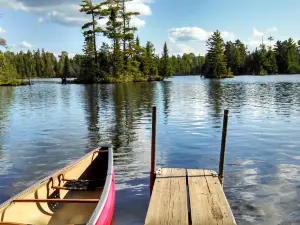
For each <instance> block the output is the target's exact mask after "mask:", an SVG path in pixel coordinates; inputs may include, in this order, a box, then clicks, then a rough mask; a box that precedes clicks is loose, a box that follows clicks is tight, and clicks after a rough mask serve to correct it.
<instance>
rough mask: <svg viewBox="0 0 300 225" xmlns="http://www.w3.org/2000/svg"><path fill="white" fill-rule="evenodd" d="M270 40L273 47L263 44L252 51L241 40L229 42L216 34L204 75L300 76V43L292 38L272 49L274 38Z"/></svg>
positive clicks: (213, 35)
mask: <svg viewBox="0 0 300 225" xmlns="http://www.w3.org/2000/svg"><path fill="white" fill-rule="evenodd" d="M268 40H269V42H270V44H269V45H268V44H264V43H263V42H262V44H261V45H260V46H259V47H257V48H256V49H255V50H254V51H252V52H250V51H248V49H247V47H246V45H245V44H244V43H242V42H241V41H240V40H236V41H235V42H232V41H228V42H226V43H225V42H224V40H223V38H222V36H221V33H220V32H219V31H216V32H214V33H213V34H212V36H211V37H210V38H209V39H208V41H207V47H208V52H207V54H206V57H205V63H204V65H203V67H202V69H201V72H202V74H204V75H205V76H206V77H208V78H224V77H232V76H233V75H249V74H251V75H271V74H297V73H300V41H298V42H296V41H294V40H293V39H292V38H289V39H288V40H285V41H277V42H276V43H275V45H274V46H272V41H273V40H274V38H273V37H269V38H268Z"/></svg>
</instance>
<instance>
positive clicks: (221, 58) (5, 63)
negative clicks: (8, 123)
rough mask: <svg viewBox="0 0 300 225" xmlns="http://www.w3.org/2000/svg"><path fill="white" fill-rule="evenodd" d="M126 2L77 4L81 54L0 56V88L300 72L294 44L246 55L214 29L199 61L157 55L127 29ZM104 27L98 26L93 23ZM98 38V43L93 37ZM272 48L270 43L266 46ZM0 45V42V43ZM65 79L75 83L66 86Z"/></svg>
mask: <svg viewBox="0 0 300 225" xmlns="http://www.w3.org/2000/svg"><path fill="white" fill-rule="evenodd" d="M126 1H127V0H122V1H121V0H118V1H104V2H101V3H98V4H94V3H93V2H92V1H91V0H82V3H81V4H80V12H82V13H84V14H86V16H87V18H89V19H90V20H89V21H88V22H87V23H85V24H83V25H82V31H83V35H84V44H83V54H76V55H75V56H73V55H72V56H70V55H69V54H68V53H67V52H65V51H63V52H62V53H61V54H60V55H59V56H57V55H55V54H54V53H51V52H45V51H44V50H43V49H42V50H39V49H38V50H36V51H29V50H28V51H27V52H23V51H20V52H17V53H15V52H11V51H8V50H6V51H4V52H1V51H0V85H27V84H30V83H31V82H29V81H30V80H31V79H30V78H31V77H32V78H35V77H39V78H54V77H56V78H61V79H62V83H77V84H86V83H120V82H145V81H163V80H165V79H167V78H170V77H172V76H179V75H200V74H201V76H204V77H205V78H218V79H219V78H232V77H234V76H238V75H272V74H296V73H300V50H299V49H300V45H299V44H300V43H299V42H298V43H296V42H295V41H294V40H293V39H291V38H290V39H288V40H286V41H277V42H276V43H275V45H274V42H273V40H274V38H273V37H269V38H268V40H269V41H270V45H269V46H267V45H266V44H265V43H264V42H263V41H262V43H261V45H260V46H259V47H258V48H256V49H255V50H254V51H252V52H250V51H249V50H248V49H247V46H246V45H245V44H244V43H243V42H242V41H241V40H236V41H234V42H233V41H227V42H226V43H225V42H224V39H223V36H224V35H223V34H222V33H221V32H219V31H218V30H217V31H215V32H213V33H212V34H211V36H210V37H209V38H208V40H207V42H206V43H207V54H206V55H205V56H200V55H196V54H194V53H184V54H182V55H179V54H178V55H170V54H169V49H168V46H167V42H165V43H164V46H163V50H162V53H161V54H157V52H156V51H155V47H154V45H153V44H152V43H151V42H150V41H147V42H145V43H146V44H145V45H142V44H141V42H140V38H139V37H138V36H137V35H136V31H137V27H135V26H132V25H131V20H132V17H133V16H136V15H139V13H138V12H127V11H126V7H125V4H124V2H126ZM103 19H105V20H106V21H107V22H106V23H104V25H103V24H102V26H100V24H99V20H103ZM99 36H101V37H103V39H102V40H105V41H103V42H102V43H98V42H99V39H98V38H97V37H99ZM272 43H273V44H272ZM0 46H1V47H6V41H5V40H4V39H3V38H0ZM68 78H75V79H72V81H68Z"/></svg>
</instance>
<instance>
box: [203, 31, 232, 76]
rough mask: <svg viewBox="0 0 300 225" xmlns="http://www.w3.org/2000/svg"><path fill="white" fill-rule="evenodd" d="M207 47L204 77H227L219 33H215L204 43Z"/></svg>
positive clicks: (222, 45) (222, 44)
mask: <svg viewBox="0 0 300 225" xmlns="http://www.w3.org/2000/svg"><path fill="white" fill-rule="evenodd" d="M206 45H207V47H208V53H207V56H206V57H207V65H206V67H205V69H206V71H205V75H206V77H210V78H223V77H226V76H228V74H227V63H226V58H225V55H224V41H223V39H222V37H221V33H220V32H219V31H216V32H214V33H213V35H212V36H211V37H210V38H209V39H208V41H207V43H206Z"/></svg>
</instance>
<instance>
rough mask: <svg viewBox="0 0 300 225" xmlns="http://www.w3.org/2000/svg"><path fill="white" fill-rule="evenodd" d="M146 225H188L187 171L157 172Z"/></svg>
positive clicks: (169, 170) (164, 170)
mask: <svg viewBox="0 0 300 225" xmlns="http://www.w3.org/2000/svg"><path fill="white" fill-rule="evenodd" d="M145 224H146V225H175V224H180V225H188V208H187V191H186V170H185V169H169V168H167V169H160V170H158V171H157V174H156V180H155V184H154V188H153V192H152V197H151V201H150V205H149V209H148V213H147V218H146V221H145Z"/></svg>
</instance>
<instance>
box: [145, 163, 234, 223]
mask: <svg viewBox="0 0 300 225" xmlns="http://www.w3.org/2000/svg"><path fill="white" fill-rule="evenodd" d="M213 174H216V173H215V172H214V171H211V170H193V169H188V170H186V169H171V168H164V169H160V170H158V171H157V176H156V180H155V184H154V189H153V192H152V197H151V200H150V205H149V209H148V213H147V217H146V221H145V225H173V224H174V225H176V224H180V225H188V224H189V221H191V223H192V225H217V224H222V225H232V224H236V223H235V220H234V217H233V215H232V212H231V209H230V206H229V204H228V202H227V199H226V197H225V194H224V192H223V189H222V187H221V185H220V182H219V179H218V177H217V176H215V175H213ZM188 199H189V202H190V203H189V204H188ZM189 211H190V212H191V214H190V217H191V218H189Z"/></svg>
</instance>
